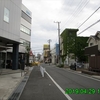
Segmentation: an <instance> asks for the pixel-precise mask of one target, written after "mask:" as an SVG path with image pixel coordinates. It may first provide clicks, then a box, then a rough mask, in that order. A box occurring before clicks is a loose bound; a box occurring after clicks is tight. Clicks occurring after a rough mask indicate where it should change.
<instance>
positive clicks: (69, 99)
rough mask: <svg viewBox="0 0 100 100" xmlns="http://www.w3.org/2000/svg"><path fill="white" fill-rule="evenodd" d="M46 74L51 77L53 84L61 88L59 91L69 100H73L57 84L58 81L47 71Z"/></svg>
mask: <svg viewBox="0 0 100 100" xmlns="http://www.w3.org/2000/svg"><path fill="white" fill-rule="evenodd" d="M45 73H46V74H47V75H48V76H49V78H50V79H51V80H52V81H53V83H54V84H55V85H56V86H57V87H58V88H59V90H60V91H61V92H62V93H63V94H64V95H65V97H66V98H67V99H68V100H73V99H72V98H71V97H70V96H69V95H68V94H65V91H64V90H63V89H62V88H61V87H60V86H59V85H58V84H57V83H56V81H55V80H54V79H53V78H52V77H51V76H50V75H49V74H48V72H47V71H45Z"/></svg>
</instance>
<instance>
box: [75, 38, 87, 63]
mask: <svg viewBox="0 0 100 100" xmlns="http://www.w3.org/2000/svg"><path fill="white" fill-rule="evenodd" d="M88 38H89V37H77V38H76V51H75V55H76V56H77V58H78V61H79V62H82V61H87V57H86V56H85V54H84V50H85V47H87V45H88V44H87V40H88Z"/></svg>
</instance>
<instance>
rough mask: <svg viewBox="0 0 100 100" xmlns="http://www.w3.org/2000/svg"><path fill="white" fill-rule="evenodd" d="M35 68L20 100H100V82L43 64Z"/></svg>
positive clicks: (88, 76) (74, 72)
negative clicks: (44, 71)
mask: <svg viewBox="0 0 100 100" xmlns="http://www.w3.org/2000/svg"><path fill="white" fill-rule="evenodd" d="M41 66H43V67H44V68H45V69H46V73H45V75H44V77H42V75H41V73H40V68H39V67H34V69H33V71H32V72H31V75H30V77H29V80H28V82H27V84H26V86H25V88H24V91H23V92H22V95H21V97H20V99H19V100H100V80H98V79H95V78H91V76H90V75H86V74H82V73H77V72H76V71H72V70H68V69H63V68H58V67H54V66H52V65H48V64H42V65H41Z"/></svg>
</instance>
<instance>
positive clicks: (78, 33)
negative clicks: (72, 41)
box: [78, 19, 100, 35]
mask: <svg viewBox="0 0 100 100" xmlns="http://www.w3.org/2000/svg"><path fill="white" fill-rule="evenodd" d="M98 22H100V19H99V20H98V21H96V22H95V23H93V24H92V25H90V26H89V27H87V28H86V29H84V30H83V31H82V32H80V33H78V35H79V34H81V33H83V32H85V31H86V30H87V29H89V28H91V27H92V26H94V25H95V24H97V23H98Z"/></svg>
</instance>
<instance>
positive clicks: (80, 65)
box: [76, 62, 84, 68]
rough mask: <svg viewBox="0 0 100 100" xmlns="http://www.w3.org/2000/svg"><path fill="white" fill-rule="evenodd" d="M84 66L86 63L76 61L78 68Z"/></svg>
mask: <svg viewBox="0 0 100 100" xmlns="http://www.w3.org/2000/svg"><path fill="white" fill-rule="evenodd" d="M83 67H84V64H83V63H80V62H78V63H76V68H83Z"/></svg>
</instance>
